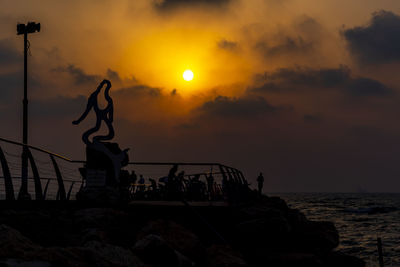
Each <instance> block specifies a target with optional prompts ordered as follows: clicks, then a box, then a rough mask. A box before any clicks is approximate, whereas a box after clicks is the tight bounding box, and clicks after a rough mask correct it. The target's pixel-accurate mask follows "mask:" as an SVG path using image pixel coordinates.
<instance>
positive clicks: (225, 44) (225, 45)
mask: <svg viewBox="0 0 400 267" xmlns="http://www.w3.org/2000/svg"><path fill="white" fill-rule="evenodd" d="M218 47H219V48H220V49H224V50H235V49H237V47H238V43H236V42H232V41H228V40H225V39H222V40H220V41H219V42H218Z"/></svg>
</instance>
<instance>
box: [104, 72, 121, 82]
mask: <svg viewBox="0 0 400 267" xmlns="http://www.w3.org/2000/svg"><path fill="white" fill-rule="evenodd" d="M107 78H108V79H110V81H111V82H114V81H115V82H121V78H120V77H119V74H118V72H116V71H114V70H112V69H107Z"/></svg>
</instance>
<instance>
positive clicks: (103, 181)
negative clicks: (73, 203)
mask: <svg viewBox="0 0 400 267" xmlns="http://www.w3.org/2000/svg"><path fill="white" fill-rule="evenodd" d="M104 86H105V90H104V97H105V99H106V101H107V106H106V107H105V108H104V109H101V108H100V107H99V103H98V96H99V94H100V92H101V89H102V88H103V87H104ZM110 89H111V82H110V81H108V80H103V81H102V82H101V83H100V84H99V86H98V87H97V89H96V90H95V91H94V92H93V93H92V94H91V95H90V97H89V99H88V103H87V105H86V109H85V111H84V112H83V114H82V115H81V116H80V118H79V119H77V120H75V121H73V122H72V123H73V124H75V125H77V124H79V123H80V122H81V121H83V120H84V119H85V118H86V117H87V115H88V114H89V112H90V111H91V110H92V109H93V110H94V112H95V114H96V125H95V126H94V127H93V128H91V129H89V130H87V131H86V132H84V133H83V134H82V140H83V142H84V143H85V144H86V165H85V169H86V174H85V176H86V182H88V179H90V181H95V182H94V183H93V182H92V183H89V184H92V185H96V186H95V187H96V188H93V187H94V186H90V188H86V189H85V190H86V191H85V190H84V192H90V193H87V195H88V196H89V197H88V198H91V199H96V194H98V195H99V194H100V192H101V191H104V190H106V191H107V190H109V191H110V192H112V193H107V194H108V195H112V194H114V195H118V194H119V193H121V192H118V188H120V189H121V188H124V190H125V189H127V187H128V186H129V180H130V175H129V173H125V174H124V175H125V176H126V177H120V176H121V168H122V167H124V166H126V165H127V164H128V162H129V159H128V154H127V151H128V149H125V150H121V149H120V147H119V145H118V144H117V143H111V142H104V141H107V140H111V139H112V138H113V137H114V128H113V125H112V123H113V116H114V107H113V101H112V99H111V97H110V94H109V92H110ZM102 122H104V123H105V124H106V126H107V128H108V134H107V135H104V136H102V135H97V136H94V137H93V139H92V141H90V140H89V137H90V135H92V134H94V133H96V132H97V131H98V130H100V127H101V124H102ZM120 178H124V179H123V180H124V181H120ZM123 183H125V186H122V184H123ZM86 185H88V183H86ZM104 187H107V188H108V189H106V188H104ZM125 191H126V190H125ZM107 192H108V191H107ZM84 194H85V193H84ZM90 195H93V197H92V196H90ZM102 198H103V197H102ZM113 198H114V197H113Z"/></svg>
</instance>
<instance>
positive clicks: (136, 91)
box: [113, 85, 161, 98]
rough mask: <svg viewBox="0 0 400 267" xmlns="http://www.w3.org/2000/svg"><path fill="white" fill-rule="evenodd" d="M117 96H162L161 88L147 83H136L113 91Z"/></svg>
mask: <svg viewBox="0 0 400 267" xmlns="http://www.w3.org/2000/svg"><path fill="white" fill-rule="evenodd" d="M113 94H114V95H115V96H117V97H124V98H125V97H134V96H151V97H160V96H161V89H159V88H155V87H149V86H147V85H135V86H131V87H126V88H122V89H119V90H117V91H115V92H114V93H113Z"/></svg>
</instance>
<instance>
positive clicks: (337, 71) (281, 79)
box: [248, 66, 393, 96]
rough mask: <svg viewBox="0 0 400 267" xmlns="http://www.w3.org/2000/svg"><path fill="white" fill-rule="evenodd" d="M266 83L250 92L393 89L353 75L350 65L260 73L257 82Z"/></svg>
mask: <svg viewBox="0 0 400 267" xmlns="http://www.w3.org/2000/svg"><path fill="white" fill-rule="evenodd" d="M262 80H263V84H262V85H261V86H258V87H253V88H249V89H248V91H249V92H255V93H262V92H274V93H283V92H295V91H296V92H298V91H313V92H316V91H320V90H321V89H335V90H338V91H340V92H342V93H345V94H349V95H353V96H385V95H389V94H391V93H393V90H392V89H390V88H388V87H387V86H386V85H384V84H382V83H381V82H379V81H376V80H373V79H369V78H365V77H356V78H353V77H352V76H351V71H350V69H349V68H348V67H346V66H340V67H339V68H321V69H311V68H301V67H297V68H281V69H278V70H276V71H275V72H271V73H265V74H264V75H258V76H256V81H257V82H259V83H260V82H261V81H262Z"/></svg>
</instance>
